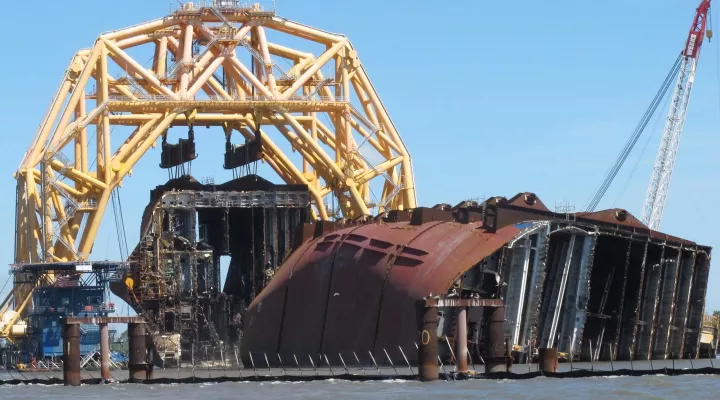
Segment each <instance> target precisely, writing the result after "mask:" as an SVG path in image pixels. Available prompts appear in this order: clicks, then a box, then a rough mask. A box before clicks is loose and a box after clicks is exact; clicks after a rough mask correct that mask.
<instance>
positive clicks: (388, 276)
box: [241, 193, 710, 364]
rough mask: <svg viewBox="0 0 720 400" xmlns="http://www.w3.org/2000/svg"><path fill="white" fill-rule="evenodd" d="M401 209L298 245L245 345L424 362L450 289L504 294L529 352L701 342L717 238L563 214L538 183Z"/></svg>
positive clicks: (688, 349)
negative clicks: (424, 318)
mask: <svg viewBox="0 0 720 400" xmlns="http://www.w3.org/2000/svg"><path fill="white" fill-rule="evenodd" d="M397 221H398V220H397V219H393V218H390V217H389V216H388V217H386V218H385V219H377V220H375V221H372V222H368V223H364V224H356V225H352V226H348V227H346V228H343V229H339V230H335V231H333V232H331V233H327V234H324V235H321V236H319V237H316V238H313V239H311V240H308V241H306V242H305V243H303V244H302V245H301V246H300V247H299V248H298V249H297V250H295V252H294V253H293V254H292V255H291V256H290V258H289V259H288V260H287V261H286V262H285V263H284V264H283V265H282V266H281V268H280V269H279V270H278V271H277V273H276V275H275V278H274V279H273V280H272V281H271V282H270V284H269V285H268V286H267V287H266V288H265V289H264V290H263V291H262V292H261V293H260V294H259V295H258V297H257V298H255V300H254V301H253V302H252V303H251V305H250V307H249V309H248V312H247V315H246V318H245V322H246V324H245V332H244V339H243V341H242V348H241V354H242V355H243V357H244V358H245V357H247V356H246V354H250V353H253V354H255V353H258V354H267V355H273V357H269V358H270V359H271V363H272V359H275V358H277V357H275V356H274V355H276V354H279V355H280V356H281V357H282V358H283V359H293V358H294V357H296V358H297V359H298V361H299V362H300V363H301V364H302V363H303V361H304V360H307V361H305V362H309V359H310V358H313V359H315V358H317V359H319V358H320V357H322V358H323V360H324V357H327V358H328V360H329V362H330V363H331V364H335V363H340V358H339V356H338V354H341V355H342V354H348V355H352V354H353V353H354V354H355V355H357V356H358V358H359V359H360V361H361V362H364V363H368V364H370V363H372V362H373V357H374V359H375V360H376V361H377V362H379V363H380V362H383V361H387V358H388V356H387V355H386V354H385V353H386V352H387V353H388V354H389V358H391V359H395V358H397V360H402V358H401V355H400V351H399V350H398V347H399V348H400V349H405V350H404V353H405V354H406V355H407V356H408V358H409V359H410V361H411V362H414V363H416V362H417V361H418V360H417V359H416V358H417V351H415V349H417V347H416V345H417V344H418V341H419V340H420V333H419V331H418V324H417V315H416V304H417V301H419V300H422V299H425V298H427V299H432V298H433V297H434V296H438V295H440V296H442V297H443V301H452V299H453V298H457V299H459V300H463V301H470V300H477V301H481V300H490V299H500V300H501V301H502V302H503V303H504V306H505V308H504V310H505V311H504V316H505V322H504V336H505V338H506V339H507V340H508V342H509V345H510V347H511V349H512V351H513V353H514V354H513V355H514V359H515V360H516V361H524V360H526V359H527V357H531V356H534V357H537V352H536V350H535V351H533V352H530V349H537V348H548V349H556V350H557V351H558V354H560V356H561V357H565V358H568V357H572V358H573V359H575V360H589V359H593V360H607V359H613V360H617V359H621V360H628V359H630V358H633V359H647V358H667V357H670V356H674V357H677V358H681V357H682V358H687V357H696V356H697V354H698V349H699V340H700V336H699V331H700V329H701V324H702V319H703V312H704V299H705V292H706V289H707V279H708V271H709V261H710V248H709V247H705V246H699V245H697V244H695V243H693V242H690V241H687V240H683V239H680V238H675V237H672V236H668V235H664V234H660V233H658V232H654V231H650V230H648V229H647V228H646V227H644V226H643V225H642V224H641V223H640V222H639V221H637V220H636V219H635V218H634V217H632V215H630V214H628V213H627V212H625V211H624V210H608V211H603V212H598V213H594V214H557V213H553V212H550V211H549V210H548V209H547V208H545V206H544V205H542V203H541V202H540V201H539V200H538V199H537V198H536V197H534V195H532V194H528V193H525V194H521V195H518V196H516V197H514V198H512V199H510V200H507V199H504V198H494V199H491V200H490V201H488V202H486V203H484V204H482V205H475V206H473V205H470V206H468V205H459V206H456V207H455V208H450V207H449V206H443V205H439V206H436V207H435V208H433V209H416V210H413V211H412V215H411V216H410V218H407V219H405V220H404V221H402V222H397ZM446 299H447V300H446ZM438 312H439V319H438V327H437V332H436V335H437V338H438V353H439V355H440V358H441V359H444V360H453V359H456V358H457V355H456V354H453V349H457V348H458V346H457V344H456V343H455V338H456V337H457V332H458V326H457V317H458V311H457V309H456V308H454V307H443V306H442V304H438ZM484 314H487V313H484V312H482V308H478V309H477V312H476V311H474V310H471V311H470V312H468V313H467V316H466V317H465V318H466V320H467V325H466V328H467V337H468V341H469V344H468V351H469V352H470V353H471V355H472V357H473V358H476V357H477V356H478V355H481V354H487V353H486V350H488V349H485V348H484V346H486V345H485V344H484V343H486V340H485V339H487V338H484V337H483V336H484V335H486V334H487V330H486V329H484V328H483V327H484V326H487V324H489V323H490V322H491V321H488V320H484V319H483V315H484ZM460 330H461V331H463V332H464V331H465V330H464V329H460ZM461 333H462V332H461ZM459 348H461V349H464V347H463V346H460V347H459ZM532 353H534V354H532Z"/></svg>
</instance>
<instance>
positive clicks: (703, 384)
mask: <svg viewBox="0 0 720 400" xmlns="http://www.w3.org/2000/svg"><path fill="white" fill-rule="evenodd" d="M719 391H720V377H718V376H714V375H692V376H667V375H662V374H658V375H651V376H644V377H624V376H620V377H610V378H607V377H606V378H577V379H552V378H542V377H541V378H536V379H529V380H517V381H514V380H472V381H455V382H452V381H451V382H445V381H436V382H431V383H420V382H416V381H401V380H392V379H389V380H386V381H379V382H349V381H343V380H336V379H329V380H327V381H320V382H303V383H257V382H245V383H216V384H169V385H143V384H108V385H88V386H82V387H76V388H70V387H64V386H62V385H55V386H42V385H20V386H0V399H2V400H16V399H17V400H20V399H23V400H25V399H30V398H38V397H42V398H48V399H58V400H62V399H68V400H69V399H73V400H76V399H78V398H82V399H88V400H89V399H105V400H107V399H128V398H137V399H172V400H191V399H192V400H196V399H203V398H207V399H210V398H211V399H213V400H222V399H242V398H251V399H310V398H311V399H333V398H340V399H361V398H362V399H364V398H369V397H373V398H380V399H440V398H444V399H452V400H455V399H478V398H497V399H579V400H594V399H610V398H612V399H678V398H684V399H716V398H717V396H718V395H717V393H718V392H719Z"/></svg>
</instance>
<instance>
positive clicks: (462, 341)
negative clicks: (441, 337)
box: [455, 307, 504, 372]
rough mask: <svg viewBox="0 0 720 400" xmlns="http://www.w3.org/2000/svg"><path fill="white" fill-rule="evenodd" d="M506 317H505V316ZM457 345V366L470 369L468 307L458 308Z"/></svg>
mask: <svg viewBox="0 0 720 400" xmlns="http://www.w3.org/2000/svg"><path fill="white" fill-rule="evenodd" d="M503 318H504V317H503ZM455 344H456V347H457V353H456V357H457V368H458V371H459V372H467V371H468V358H467V354H468V349H467V308H465V307H463V308H460V309H458V315H457V337H456V338H455Z"/></svg>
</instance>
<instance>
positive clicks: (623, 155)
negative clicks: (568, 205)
mask: <svg viewBox="0 0 720 400" xmlns="http://www.w3.org/2000/svg"><path fill="white" fill-rule="evenodd" d="M681 61H682V53H681V54H679V55H678V57H677V59H676V60H675V64H673V67H672V68H671V69H670V72H669V73H668V75H667V76H666V77H665V80H664V81H663V83H662V85H661V86H660V89H659V90H658V92H657V93H656V94H655V97H654V98H653V100H652V102H651V103H650V106H649V107H648V108H647V110H645V114H643V116H642V118H641V119H640V122H639V123H638V125H637V126H636V127H635V131H633V133H632V135H631V136H630V139H628V141H627V143H626V144H625V146H624V147H623V149H622V150H621V151H620V154H618V156H617V158H616V159H615V163H614V164H613V165H612V167H611V168H610V169H609V170H608V172H607V174H606V175H605V179H604V180H603V182H602V183H601V184H600V187H598V189H597V191H596V192H595V194H594V195H593V197H592V198H591V199H590V200H589V201H588V205H587V207H586V208H585V209H586V211H588V212H592V211H595V207H597V205H598V204H599V203H600V200H602V198H603V197H604V196H605V193H606V192H607V190H608V188H609V187H610V185H611V184H612V182H613V180H614V179H615V177H616V176H617V174H618V172H619V171H620V169H621V168H622V166H623V164H624V163H625V161H626V160H627V158H628V156H629V155H630V152H632V150H633V148H634V147H635V144H636V143H637V141H638V139H639V138H640V136H641V135H642V133H643V131H644V130H645V127H647V124H648V123H649V122H650V119H651V118H652V116H653V114H655V111H656V110H657V108H658V106H659V105H660V103H661V101H662V99H663V98H664V97H665V95H666V94H667V92H668V90H669V89H670V87H671V86H672V83H673V81H675V78H676V77H677V75H678V73H679V72H680V64H681Z"/></svg>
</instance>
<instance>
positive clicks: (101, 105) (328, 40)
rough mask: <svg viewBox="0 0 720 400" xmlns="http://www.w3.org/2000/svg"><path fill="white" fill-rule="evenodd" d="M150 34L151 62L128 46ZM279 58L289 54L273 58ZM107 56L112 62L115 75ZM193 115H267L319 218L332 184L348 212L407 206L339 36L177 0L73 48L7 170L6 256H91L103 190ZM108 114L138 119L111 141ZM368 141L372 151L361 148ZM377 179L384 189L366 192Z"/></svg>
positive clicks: (288, 167)
mask: <svg viewBox="0 0 720 400" xmlns="http://www.w3.org/2000/svg"><path fill="white" fill-rule="evenodd" d="M270 31H274V32H275V33H273V34H277V35H278V36H283V35H285V36H287V35H290V36H295V37H296V38H300V39H303V40H305V41H308V42H309V43H311V44H312V45H314V46H318V45H320V46H321V48H324V51H322V52H321V53H320V54H319V55H317V56H316V55H314V54H313V53H312V52H307V51H300V50H295V49H293V48H289V47H285V46H282V45H279V44H277V43H273V42H270V41H268V38H267V35H268V34H269V33H270ZM278 32H279V33H278ZM296 41H297V40H296ZM146 46H151V50H150V52H151V53H153V57H152V65H151V66H150V65H149V63H140V62H138V61H137V60H136V59H135V58H133V57H132V56H131V55H130V54H129V53H130V52H132V51H135V50H136V48H144V47H146ZM153 46H154V48H152V47H153ZM238 54H242V55H244V59H250V60H251V61H249V62H248V61H245V62H244V61H241V58H239V57H238ZM248 55H249V56H250V57H248ZM173 57H174V59H175V63H174V64H173V63H172V62H170V58H173ZM276 60H284V61H287V64H288V65H289V66H291V67H290V68H289V69H288V70H287V71H282V69H281V68H279V67H278V65H277V64H276ZM220 67H222V68H223V69H222V71H223V75H224V78H223V79H222V80H223V81H224V82H221V81H220V80H219V79H218V77H217V74H216V71H218V70H219V68H220ZM115 70H117V71H122V74H121V75H122V76H112V74H113V71H115ZM323 70H325V71H326V73H327V71H330V74H328V75H333V76H329V77H325V75H324V74H323ZM321 116H323V118H320V117H321ZM323 121H325V122H323ZM189 122H194V123H195V124H198V125H213V126H222V127H223V128H224V130H225V134H226V135H230V134H232V132H239V133H240V134H241V135H242V136H244V137H245V138H248V139H252V138H254V134H253V132H255V131H256V130H257V129H260V127H273V129H275V130H276V131H277V132H279V133H280V136H279V137H275V138H273V137H271V135H268V134H263V135H262V152H263V161H264V162H266V163H267V164H268V165H269V166H270V167H272V168H273V169H274V170H275V172H277V174H278V175H279V176H280V177H281V178H282V179H283V180H284V181H286V182H287V183H294V184H305V185H308V187H309V190H310V192H311V195H312V199H313V211H314V213H315V216H316V217H318V218H322V219H329V218H332V217H333V215H330V213H329V210H328V208H327V206H326V204H327V202H328V201H330V196H334V198H335V201H337V203H338V205H339V209H340V210H341V211H342V215H343V216H344V217H348V218H355V217H359V216H362V215H368V214H371V213H373V212H379V211H382V210H383V209H387V208H394V209H407V208H413V207H415V206H416V198H415V189H414V183H413V175H412V166H411V162H410V156H409V154H408V151H407V149H406V148H405V146H404V144H403V142H402V140H401V138H400V135H399V133H398V132H397V130H396V129H395V127H394V125H393V123H392V121H391V119H390V116H389V114H388V112H387V110H386V109H385V107H384V106H383V104H382V103H381V101H380V98H379V96H378V94H377V92H376V91H375V89H374V88H373V86H372V84H371V82H370V80H369V78H368V75H367V73H366V71H365V69H364V68H363V66H362V64H361V63H360V61H359V59H358V56H357V52H356V51H355V50H354V49H353V47H352V45H351V44H350V42H349V41H348V40H347V38H346V37H345V36H342V35H338V34H333V33H328V32H325V31H322V30H319V29H315V28H311V27H308V26H305V25H302V24H299V23H295V22H292V21H289V20H286V19H284V18H280V17H278V16H276V15H274V12H265V11H262V10H261V9H259V8H258V7H256V6H255V7H250V8H223V9H218V8H217V7H215V6H209V7H201V6H192V5H185V6H184V7H183V8H182V9H180V10H178V11H176V12H174V13H173V14H171V15H169V16H167V17H165V18H162V19H158V20H154V21H150V22H147V23H143V24H140V25H136V26H132V27H129V28H125V29H121V30H116V31H111V32H107V33H104V34H102V35H100V37H99V38H98V39H97V40H96V41H95V43H94V45H93V46H92V47H91V48H89V49H85V50H81V51H79V52H77V53H76V54H75V55H74V57H73V58H72V60H71V62H70V65H69V67H68V68H67V70H66V72H65V75H64V77H63V79H62V82H61V84H60V88H59V89H58V91H57V93H56V95H55V97H54V98H53V100H52V102H51V105H50V108H49V110H48V111H47V114H46V115H45V118H44V119H43V121H42V123H41V124H40V126H39V129H38V132H37V134H36V136H35V138H34V140H33V142H32V143H31V145H30V147H29V149H28V150H27V152H26V153H25V155H24V157H23V160H22V163H21V164H20V167H19V169H18V171H17V172H16V174H15V177H16V179H17V194H18V197H17V199H18V201H17V210H16V213H17V214H16V215H17V218H16V224H17V226H16V232H17V235H16V249H15V250H16V252H15V254H16V256H15V262H16V263H28V262H40V261H73V260H85V259H87V257H88V256H89V254H90V252H91V250H92V247H93V243H94V241H95V237H96V234H97V232H98V228H99V226H100V222H101V220H102V217H103V214H104V213H105V209H106V207H107V204H108V201H109V199H110V197H111V192H112V191H113V190H114V189H116V188H118V187H120V186H121V184H122V181H123V179H124V178H125V177H126V176H128V175H129V174H131V172H132V169H133V167H134V166H135V165H136V163H137V162H138V160H139V159H140V158H141V157H142V156H143V155H144V154H145V153H146V152H147V150H148V149H149V148H150V147H151V146H155V144H156V142H157V140H158V138H159V137H160V136H161V135H162V134H163V133H165V132H166V131H167V130H168V128H170V127H172V126H177V125H186V124H188V123H189ZM256 124H259V125H260V126H256ZM114 126H131V127H134V128H135V129H134V131H133V132H132V134H130V135H126V136H123V138H122V139H123V140H122V144H121V145H120V146H119V147H117V148H113V147H112V145H111V144H112V140H111V139H112V138H111V132H113V130H112V128H113V127H114ZM92 129H95V134H94V136H95V139H93V140H91V142H89V139H88V136H91V135H90V132H91V130H92ZM261 131H262V130H261ZM116 139H117V138H116ZM276 139H280V140H282V139H284V140H287V141H288V142H290V144H291V146H292V149H293V150H294V151H296V152H298V153H299V154H300V155H301V156H302V161H301V162H297V161H296V162H293V161H291V159H290V158H289V157H288V156H287V155H286V154H284V152H283V151H282V150H281V148H280V146H278V145H277V144H276V143H275V140H276ZM116 143H119V141H117V140H116ZM365 148H367V149H370V150H372V151H373V152H374V153H373V154H379V155H380V156H381V160H380V161H379V162H370V161H369V160H368V158H369V157H366V154H364V152H365V150H364V149H365ZM70 154H72V155H70ZM92 160H94V162H93V161H92ZM89 161H90V163H89ZM296 163H297V165H296ZM375 180H378V181H377V182H380V183H379V184H380V185H381V187H382V190H381V191H382V193H381V194H379V195H378V196H377V198H376V199H371V191H370V184H371V182H373V181H375ZM378 193H379V191H378ZM372 200H375V201H372ZM29 292H30V287H29V286H28V287H25V288H16V289H15V290H14V294H15V298H16V299H21V300H26V297H27V295H29ZM26 303H27V302H26V301H23V302H22V303H18V302H16V306H19V305H20V304H26ZM20 311H21V310H20Z"/></svg>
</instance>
